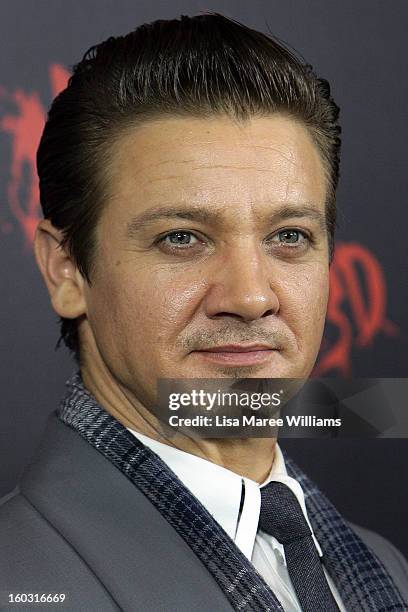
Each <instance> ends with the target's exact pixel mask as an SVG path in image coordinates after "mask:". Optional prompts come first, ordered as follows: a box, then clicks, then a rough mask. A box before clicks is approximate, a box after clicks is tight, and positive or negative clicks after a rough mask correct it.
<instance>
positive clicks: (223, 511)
mask: <svg viewBox="0 0 408 612" xmlns="http://www.w3.org/2000/svg"><path fill="white" fill-rule="evenodd" d="M128 430H129V431H130V432H131V433H132V434H133V435H134V436H135V437H136V438H138V439H139V440H140V441H141V442H142V444H144V445H145V446H147V447H149V448H150V449H151V450H152V451H153V452H154V453H156V454H157V455H158V456H159V457H160V458H161V459H162V461H164V462H165V463H166V464H167V465H168V467H169V468H170V469H171V470H172V471H173V472H174V473H175V474H176V475H177V477H178V478H179V479H180V480H181V481H182V483H183V484H184V485H185V486H186V487H187V488H188V489H189V490H190V491H191V493H193V495H195V497H196V498H197V499H198V500H199V501H200V502H201V503H202V505H203V506H204V507H205V508H206V509H207V510H208V512H209V513H210V514H211V515H212V516H213V518H214V519H215V520H216V521H217V523H219V525H221V527H222V528H223V529H224V530H225V531H226V532H227V534H228V535H229V536H230V538H232V540H234V542H235V544H236V545H237V546H238V548H239V549H240V550H241V551H242V552H243V554H244V555H245V556H246V557H247V558H248V559H249V560H250V561H251V562H252V564H253V565H254V566H255V568H256V569H257V571H258V572H259V573H260V574H261V576H262V577H263V578H264V580H265V582H266V583H267V584H268V585H269V586H270V588H271V589H272V591H273V592H274V594H275V595H276V597H277V598H278V600H279V601H280V603H281V604H282V607H283V609H284V610H285V611H286V612H302V609H301V607H300V604H299V601H298V599H297V596H296V593H295V591H294V589H293V586H292V582H291V580H290V578H289V574H288V571H287V567H286V560H285V552H284V548H283V545H282V544H280V543H279V542H278V541H277V540H276V539H275V538H274V537H273V536H270V535H269V534H267V533H265V532H263V531H261V530H258V522H259V513H260V509H261V493H260V488H261V487H263V486H265V485H266V484H267V483H268V482H270V481H271V480H275V481H278V482H282V483H283V484H285V485H287V486H288V487H289V488H290V489H291V491H293V493H294V494H295V496H296V498H297V500H298V502H299V504H300V506H301V508H302V511H303V514H304V516H305V519H306V520H307V522H308V525H309V527H310V529H311V531H312V537H313V540H314V543H315V545H316V548H317V551H318V553H319V555H320V556H322V551H321V549H320V546H319V543H318V541H317V540H316V537H315V535H314V533H313V529H312V526H311V524H310V522H309V518H308V516H307V511H306V506H305V499H304V494H303V490H302V487H301V486H300V484H299V483H298V482H297V480H295V479H294V478H291V477H290V476H289V475H288V473H287V471H286V466H285V461H284V458H283V455H282V451H281V450H280V448H279V446H278V444H276V447H275V457H274V462H273V465H272V469H271V472H270V474H269V476H268V478H267V479H266V480H265V482H263V483H262V484H261V485H259V484H258V483H257V482H255V481H254V480H251V479H250V478H244V477H241V476H239V475H238V474H236V473H235V472H231V471H230V470H227V469H226V468H224V467H221V466H219V465H216V464H215V463H212V462H211V461H208V460H207V459H202V458H201V457H197V456H196V455H192V454H190V453H186V452H184V451H182V450H179V449H177V448H174V447H172V446H168V445H167V444H163V443H162V442H158V441H157V440H153V439H152V438H149V437H147V436H145V435H143V434H140V433H139V432H136V431H134V430H132V429H129V428H128ZM242 496H243V499H244V501H243V505H242V509H241V515H240V516H239V508H240V505H241V497H242ZM324 573H325V576H326V578H327V582H328V584H329V587H330V589H331V591H332V593H333V595H334V598H335V600H336V602H337V605H338V606H339V609H340V610H341V612H346V610H345V608H344V605H343V603H342V601H341V599H340V595H339V593H338V591H337V589H336V587H335V585H334V583H333V581H332V579H331V578H330V576H329V575H328V573H327V572H326V570H325V569H324Z"/></svg>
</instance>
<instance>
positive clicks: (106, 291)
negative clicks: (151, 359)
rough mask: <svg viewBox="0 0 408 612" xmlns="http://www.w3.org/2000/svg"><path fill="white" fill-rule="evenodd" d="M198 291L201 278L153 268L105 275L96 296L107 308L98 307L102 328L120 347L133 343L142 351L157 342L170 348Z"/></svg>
mask: <svg viewBox="0 0 408 612" xmlns="http://www.w3.org/2000/svg"><path fill="white" fill-rule="evenodd" d="M202 291H203V282H202V281H200V280H192V279H191V278H188V277H187V275H185V274H177V275H175V274H169V273H168V271H166V270H160V269H157V268H149V270H147V269H146V270H134V269H132V271H131V272H130V273H129V271H125V270H124V269H122V270H119V271H118V272H116V273H115V274H114V275H112V276H111V277H110V278H108V276H107V275H106V276H105V279H104V281H103V286H102V287H101V291H100V293H99V299H98V302H99V304H101V303H102V304H106V305H107V306H106V311H108V312H106V311H105V307H103V306H102V308H103V310H104V312H102V313H101V314H102V318H103V319H104V321H103V323H104V324H105V325H106V328H105V329H104V330H102V331H103V333H104V334H105V335H109V334H111V335H112V334H113V335H114V336H116V343H117V342H118V340H119V342H120V344H121V346H122V348H123V347H124V346H125V345H127V344H129V345H130V344H132V346H131V349H132V351H135V342H138V344H139V346H141V347H144V350H145V349H146V348H147V347H148V346H152V345H153V344H154V346H156V347H157V346H158V345H161V346H160V350H161V351H166V349H167V348H168V349H169V350H170V349H171V348H172V346H173V347H174V340H175V339H176V338H177V336H178V335H179V333H180V331H181V330H182V329H184V327H185V326H186V325H187V324H188V322H189V320H190V319H191V317H192V316H193V314H194V311H195V309H196V307H197V304H198V303H199V300H200V296H201V295H202ZM95 302H96V300H95ZM99 318H101V317H99ZM118 332H119V333H120V334H121V338H120V339H119V338H118V337H117V333H118Z"/></svg>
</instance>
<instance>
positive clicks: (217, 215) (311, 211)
mask: <svg viewBox="0 0 408 612" xmlns="http://www.w3.org/2000/svg"><path fill="white" fill-rule="evenodd" d="M223 210H225V208H224V209H214V208H211V209H208V208H202V207H200V208H198V207H193V208H187V207H184V208H172V207H169V206H162V207H160V208H155V209H153V210H149V211H146V212H144V213H142V214H140V215H136V216H135V217H132V219H131V220H130V221H129V223H128V224H127V226H126V237H127V238H130V239H132V238H134V237H136V236H137V235H138V234H139V233H140V231H141V230H143V229H145V228H146V227H148V226H149V225H151V224H152V223H154V222H155V221H159V220H161V219H187V220H189V221H198V222H201V223H209V224H213V225H216V224H218V225H223V222H224V218H223V217H224V215H223ZM301 217H302V218H303V217H307V218H309V219H312V220H313V221H317V223H318V225H319V227H320V229H321V230H323V231H325V230H327V221H326V215H325V214H324V213H322V212H320V211H319V210H317V209H316V208H314V207H313V206H310V205H300V206H295V205H293V204H283V205H282V206H280V207H279V208H278V209H277V210H275V211H274V212H273V213H272V214H271V215H266V220H267V221H268V222H269V223H272V224H273V223H277V222H279V221H284V220H286V219H293V218H301Z"/></svg>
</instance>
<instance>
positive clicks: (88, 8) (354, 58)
mask: <svg viewBox="0 0 408 612" xmlns="http://www.w3.org/2000/svg"><path fill="white" fill-rule="evenodd" d="M208 10H213V11H217V12H222V13H224V14H225V15H228V16H230V17H233V18H235V19H238V20H240V21H243V22H244V23H246V24H247V25H249V26H252V27H255V28H257V29H260V30H263V31H265V32H268V31H270V32H272V33H273V34H274V35H276V36H278V37H279V38H280V39H281V40H283V41H285V42H287V43H288V44H289V45H290V46H292V47H293V48H295V49H296V50H297V51H299V52H300V53H301V54H302V55H303V56H304V57H305V58H306V60H307V61H308V62H310V63H311V64H312V65H313V66H314V68H315V69H316V71H317V72H318V74H319V75H321V76H324V77H325V78H327V79H328V80H329V81H330V83H331V85H332V91H333V94H334V97H335V99H336V101H337V103H338V104H339V106H340V108H341V123H342V127H343V154H342V170H341V181H340V186H339V191H338V199H337V201H338V209H339V227H338V232H337V247H336V254H335V259H334V262H333V265H332V270H331V297H330V304H329V309H328V317H327V326H326V332H325V336H324V340H323V343H322V349H321V353H320V356H319V359H318V362H317V366H316V374H318V375H319V376H338V377H344V376H355V377H381V378H384V377H387V378H388V377H390V378H403V377H406V376H407V369H408V368H407V348H408V342H407V328H408V308H407V305H408V274H407V271H408V264H407V261H408V248H407V243H408V239H407V231H408V230H407V226H406V225H405V224H406V223H407V225H408V204H407V201H406V200H407V194H408V171H407V168H406V166H407V163H408V160H407V154H406V150H407V136H408V130H407V125H406V118H407V104H408V84H407V75H408V60H407V50H406V43H405V41H406V30H407V24H408V4H407V3H406V1H405V0H394V1H393V2H383V1H381V0H359V1H358V2H354V1H352V0H342V2H333V1H329V2H328V1H327V0H313V1H307V2H306V1H304V0H286V1H285V2H281V1H278V0H252V2H247V1H246V0H224V1H221V0H219V1H214V0H200V1H199V0H172V1H171V2H168V1H164V0H149V1H147V0H133V1H132V0H121V1H120V2H117V1H116V0H82V2H72V1H68V2H67V1H66V0H24V1H22V0H13V1H11V0H3V1H2V2H1V4H0V46H1V54H0V254H1V262H2V274H1V307H2V316H1V329H2V342H1V350H2V353H1V355H2V359H1V366H2V367H1V378H0V384H1V392H2V393H1V399H2V401H1V429H0V459H1V474H0V495H1V494H2V493H5V492H7V491H8V490H9V489H11V488H13V486H14V484H15V482H16V480H17V478H18V476H19V474H20V473H21V471H22V469H23V468H24V466H25V464H26V463H27V462H28V461H29V458H30V456H31V454H32V452H33V450H34V447H35V445H36V444H37V441H38V439H39V436H40V435H41V431H42V428H43V426H44V423H45V419H46V416H47V415H48V413H49V412H51V411H52V410H54V409H55V407H56V405H57V402H58V400H59V398H60V396H61V394H62V393H63V392H64V381H65V380H66V379H67V377H68V376H69V375H70V374H71V372H72V370H73V368H74V363H73V361H72V359H71V358H70V356H69V354H68V352H67V350H65V349H64V348H61V349H60V350H59V351H55V350H54V347H55V344H56V342H57V340H58V336H59V334H58V331H59V328H58V325H57V317H56V315H55V314H54V313H53V311H52V309H51V306H50V304H49V301H48V297H47V293H46V290H45V287H44V286H43V284H42V281H41V279H40V275H39V272H38V271H37V269H36V266H35V263H34V259H33V254H32V240H33V235H34V231H35V227H36V224H37V221H38V219H39V218H40V205H39V197H38V185H37V175H36V168H35V155H36V148H37V145H38V142H39V138H40V135H41V131H42V128H43V124H44V120H45V116H46V112H47V108H48V106H49V104H50V102H51V100H52V98H53V97H54V96H55V95H56V94H57V93H58V92H59V91H60V90H61V89H62V88H64V87H65V84H66V82H67V78H68V76H69V67H70V66H71V65H72V64H74V63H75V62H77V61H78V60H79V59H80V58H81V56H82V54H83V53H84V51H85V50H86V49H88V48H89V47H90V46H91V45H93V44H95V43H96V42H99V41H101V40H103V39H105V38H107V37H108V36H110V35H119V34H123V33H126V32H128V31H130V30H131V29H133V28H135V27H136V26H137V25H139V24H140V23H142V22H145V21H151V20H154V19H157V18H171V17H176V16H179V15H180V14H195V13H198V12H201V11H208ZM407 410H408V402H407ZM286 446H287V447H288V448H289V449H290V451H291V453H292V455H293V456H294V457H295V459H297V460H298V462H299V463H301V464H302V465H303V467H304V468H305V469H306V470H308V471H309V473H310V475H311V476H313V477H314V478H315V479H316V480H317V481H318V482H319V483H320V485H321V486H322V487H323V488H324V489H325V490H326V491H327V493H328V494H329V496H330V497H331V498H332V500H333V501H334V502H335V503H336V504H337V506H338V507H339V509H340V510H342V511H343V512H344V513H345V514H346V516H347V517H349V518H350V519H352V520H354V521H355V522H359V523H360V524H363V525H366V526H368V527H371V528H373V529H376V530H377V531H380V532H381V533H382V534H383V535H385V536H387V537H389V538H390V539H391V540H392V541H394V542H395V544H397V545H398V546H399V547H400V548H401V549H402V550H403V551H404V552H405V554H406V555H408V535H407V531H406V529H405V520H404V516H405V515H406V511H407V508H408V491H407V487H406V484H405V482H406V472H407V471H408V470H407V468H408V461H407V457H406V453H407V450H408V444H407V442H406V441H405V440H334V441H327V440H326V441H324V442H323V441H319V442H318V441H315V440H302V441H297V442H294V441H290V443H289V442H287V443H286ZM402 532H404V533H402Z"/></svg>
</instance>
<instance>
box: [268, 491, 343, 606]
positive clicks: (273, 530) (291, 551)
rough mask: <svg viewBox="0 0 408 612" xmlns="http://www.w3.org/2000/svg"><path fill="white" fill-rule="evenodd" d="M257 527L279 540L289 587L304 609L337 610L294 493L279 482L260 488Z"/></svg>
mask: <svg viewBox="0 0 408 612" xmlns="http://www.w3.org/2000/svg"><path fill="white" fill-rule="evenodd" d="M259 528H260V529H262V531H265V532H266V533H268V534H269V535H272V536H274V537H275V538H276V539H277V540H278V542H280V543H281V544H283V548H284V550H285V558H286V565H287V568H288V572H289V576H290V579H291V581H292V584H293V588H294V589H295V591H296V595H297V596H298V599H299V602H300V605H301V608H302V610H303V611H304V612H339V608H338V606H337V604H336V602H335V600H334V597H333V595H332V593H331V591H330V588H329V585H328V584H327V580H326V577H325V575H324V572H323V567H322V564H321V561H320V557H319V554H318V552H317V549H316V546H315V544H314V542H313V538H312V533H311V531H310V528H309V525H308V524H307V521H306V519H305V517H304V514H303V512H302V508H301V507H300V504H299V502H298V500H297V499H296V496H295V495H294V493H292V491H291V490H290V489H289V487H287V486H286V485H284V484H282V483H281V482H273V481H272V482H270V483H269V484H267V485H266V486H265V487H262V488H261V514H260V517H259Z"/></svg>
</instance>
